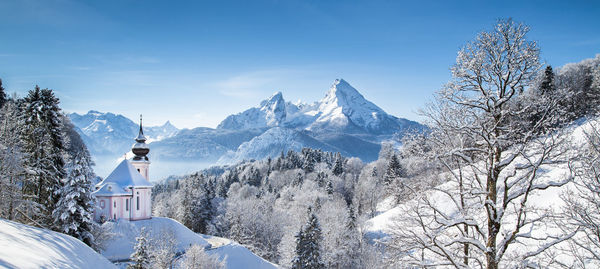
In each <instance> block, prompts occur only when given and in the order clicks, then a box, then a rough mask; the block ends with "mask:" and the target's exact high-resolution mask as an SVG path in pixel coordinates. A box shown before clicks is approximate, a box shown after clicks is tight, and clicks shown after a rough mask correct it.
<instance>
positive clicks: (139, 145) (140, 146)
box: [131, 115, 150, 161]
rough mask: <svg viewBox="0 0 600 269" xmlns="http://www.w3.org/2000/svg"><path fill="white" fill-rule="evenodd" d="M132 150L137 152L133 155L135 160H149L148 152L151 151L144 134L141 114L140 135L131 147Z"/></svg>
mask: <svg viewBox="0 0 600 269" xmlns="http://www.w3.org/2000/svg"><path fill="white" fill-rule="evenodd" d="M131 152H133V154H135V157H133V160H134V161H147V160H148V156H146V155H148V153H149V152H150V148H148V145H147V144H146V137H145V136H144V130H143V129H142V115H140V132H139V134H138V136H137V137H136V138H135V144H133V146H132V147H131Z"/></svg>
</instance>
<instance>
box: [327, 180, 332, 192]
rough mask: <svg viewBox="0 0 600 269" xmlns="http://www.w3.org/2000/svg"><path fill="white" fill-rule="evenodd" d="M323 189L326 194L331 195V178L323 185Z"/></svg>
mask: <svg viewBox="0 0 600 269" xmlns="http://www.w3.org/2000/svg"><path fill="white" fill-rule="evenodd" d="M325 190H326V191H327V194H329V195H333V184H332V183H331V180H327V186H326V187H325Z"/></svg>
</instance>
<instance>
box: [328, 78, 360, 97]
mask: <svg viewBox="0 0 600 269" xmlns="http://www.w3.org/2000/svg"><path fill="white" fill-rule="evenodd" d="M334 99H340V100H339V101H347V100H348V101H349V100H355V99H359V100H360V99H364V97H363V96H362V94H360V93H359V92H358V91H357V90H356V89H355V88H354V87H352V85H350V83H348V82H346V81H345V80H343V79H336V80H335V81H334V82H333V84H332V85H331V87H330V88H329V91H328V92H327V95H326V96H325V99H324V101H325V100H327V101H334ZM344 103H345V102H344Z"/></svg>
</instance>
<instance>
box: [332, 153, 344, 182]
mask: <svg viewBox="0 0 600 269" xmlns="http://www.w3.org/2000/svg"><path fill="white" fill-rule="evenodd" d="M332 173H333V174H334V175H336V176H339V175H341V174H342V173H344V163H343V160H342V155H341V154H340V153H339V152H338V153H337V154H336V155H335V165H334V166H333V170H332Z"/></svg>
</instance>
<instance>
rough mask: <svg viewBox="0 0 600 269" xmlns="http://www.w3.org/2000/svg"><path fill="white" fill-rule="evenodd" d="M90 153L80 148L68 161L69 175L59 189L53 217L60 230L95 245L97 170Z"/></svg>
mask: <svg viewBox="0 0 600 269" xmlns="http://www.w3.org/2000/svg"><path fill="white" fill-rule="evenodd" d="M86 153H87V152H80V153H79V154H78V155H77V156H74V158H73V159H72V160H71V161H70V162H69V163H68V164H67V176H66V177H65V178H64V179H62V186H61V188H60V189H58V190H57V191H56V193H55V195H56V196H57V197H58V202H57V203H56V207H55V208H54V211H53V212H52V217H53V218H54V226H55V227H56V230H58V231H60V232H62V233H65V234H68V235H71V236H73V237H75V238H78V239H79V240H81V241H83V242H84V243H86V244H87V245H89V246H91V245H93V243H94V237H93V233H92V231H93V229H94V228H95V226H96V224H95V222H94V220H93V211H94V198H93V197H92V190H93V189H92V187H93V186H92V185H93V184H92V179H93V177H94V173H93V171H92V169H91V167H90V162H91V158H90V156H89V155H87V154H86Z"/></svg>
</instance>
